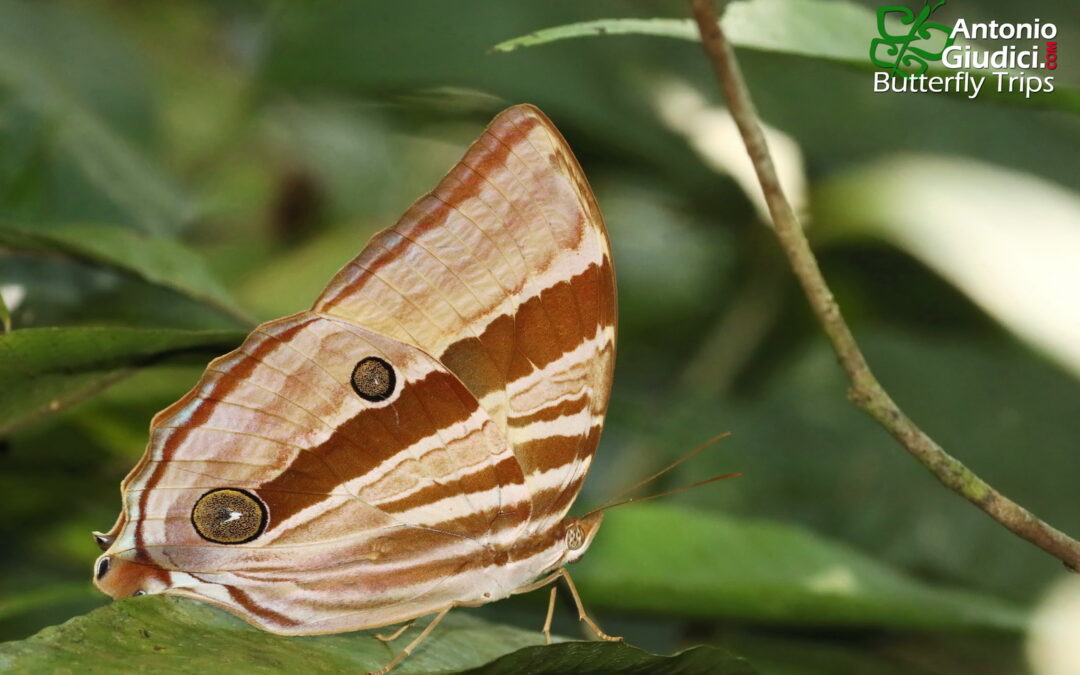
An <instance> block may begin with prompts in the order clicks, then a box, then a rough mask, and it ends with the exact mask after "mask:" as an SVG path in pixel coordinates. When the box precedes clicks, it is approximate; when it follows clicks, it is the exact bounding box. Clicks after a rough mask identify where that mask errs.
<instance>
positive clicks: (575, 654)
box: [466, 642, 758, 675]
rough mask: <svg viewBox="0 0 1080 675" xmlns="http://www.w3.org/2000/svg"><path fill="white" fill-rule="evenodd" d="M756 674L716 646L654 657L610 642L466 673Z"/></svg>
mask: <svg viewBox="0 0 1080 675" xmlns="http://www.w3.org/2000/svg"><path fill="white" fill-rule="evenodd" d="M757 672H758V671H757V670H755V669H754V667H753V666H751V665H750V664H749V663H748V662H747V661H746V660H745V659H741V658H739V657H737V656H733V655H731V654H730V653H728V652H726V651H724V650H723V649H718V648H716V647H695V648H693V649H688V650H686V651H684V652H682V653H679V654H676V655H674V656H657V655H656V654H650V653H649V652H646V651H642V650H640V649H637V648H636V647H631V646H629V645H626V644H620V643H612V642H567V643H564V644H557V645H550V646H546V647H526V648H524V649H519V650H518V651H516V652H514V653H513V654H507V655H506V656H503V657H500V658H498V659H496V660H494V661H492V662H491V663H489V664H487V665H485V666H481V667H479V668H474V669H472V670H468V671H466V673H468V675H502V674H503V673H506V674H507V675H561V674H562V673H597V674H599V673H611V675H654V674H655V675H699V674H700V675H754V674H755V673H757Z"/></svg>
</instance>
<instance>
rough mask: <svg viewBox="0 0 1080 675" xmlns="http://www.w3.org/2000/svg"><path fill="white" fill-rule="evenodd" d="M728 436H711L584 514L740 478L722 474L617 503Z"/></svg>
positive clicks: (727, 434) (728, 434)
mask: <svg viewBox="0 0 1080 675" xmlns="http://www.w3.org/2000/svg"><path fill="white" fill-rule="evenodd" d="M730 435H731V432H730V431H725V432H724V433H722V434H718V435H716V436H713V437H712V438H710V439H709V440H707V441H705V442H704V443H702V444H701V445H699V446H697V447H696V448H694V449H693V450H691V451H690V452H688V453H686V454H685V455H683V456H682V457H680V458H679V459H677V460H675V461H674V462H672V463H671V464H668V465H667V466H665V467H664V468H663V469H660V470H659V471H657V472H656V473H654V474H653V475H651V476H649V477H648V478H645V479H643V480H640V481H638V482H637V483H634V484H633V485H631V486H630V487H628V488H626V489H625V490H623V491H622V492H620V493H619V494H617V495H615V496H614V497H612V498H611V499H609V500H608V504H607V505H606V506H601V507H600V508H598V509H593V510H592V511H589V513H588V514H586V515H592V514H594V513H599V512H600V511H605V510H607V509H610V508H611V507H613V506H621V505H623V504H629V503H630V502H634V501H638V502H641V501H646V500H648V499H657V498H658V497H667V496H668V495H672V494H675V493H676V492H679V491H680V490H687V489H689V488H692V487H699V486H701V485H705V484H707V483H712V482H713V481H718V480H721V479H723V478H734V477H736V476H741V475H742V474H724V475H723V476H713V477H712V478H709V479H708V480H704V481H701V482H698V483H694V484H693V485H684V486H683V487H681V488H676V489H674V490H669V491H667V492H664V493H661V494H658V495H652V496H650V497H631V498H630V499H625V500H622V501H619V500H620V499H622V498H623V497H625V496H626V495H628V494H632V493H633V492H635V491H636V490H639V489H640V488H642V487H643V486H645V485H647V484H648V483H651V482H652V481H654V480H656V479H657V478H659V477H660V476H663V475H664V474H665V473H667V472H669V471H671V470H672V469H674V468H675V467H677V466H679V465H680V464H682V463H683V462H685V461H686V460H688V459H690V458H691V457H693V456H694V455H697V454H698V453H700V452H701V451H702V450H704V449H705V448H707V447H709V446H710V445H713V444H714V443H716V442H718V441H720V440H722V439H725V438H727V437H728V436H730Z"/></svg>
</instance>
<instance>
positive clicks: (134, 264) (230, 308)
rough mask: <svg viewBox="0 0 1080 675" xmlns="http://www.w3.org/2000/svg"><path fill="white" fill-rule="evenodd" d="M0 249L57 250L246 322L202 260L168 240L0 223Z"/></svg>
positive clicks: (108, 230) (101, 228)
mask: <svg viewBox="0 0 1080 675" xmlns="http://www.w3.org/2000/svg"><path fill="white" fill-rule="evenodd" d="M0 247H8V248H11V249H15V250H20V251H33V252H55V253H61V254H63V255H66V256H70V257H73V258H75V259H78V260H83V261H86V262H90V263H93V264H97V265H103V266H106V267H111V268H114V269H117V270H120V271H122V272H126V273H128V274H132V275H135V276H136V277H139V278H140V279H143V280H145V281H148V282H150V283H152V284H156V285H159V286H163V287H165V288H168V289H170V290H173V291H176V292H177V293H182V294H184V295H186V296H188V297H190V298H193V299H195V300H199V301H201V302H204V303H206V304H208V305H210V306H212V307H214V308H215V309H217V310H219V311H221V312H223V313H225V314H226V315H228V316H230V317H232V318H233V319H235V320H236V321H238V322H240V323H241V324H247V323H250V319H249V318H248V317H247V315H246V313H245V312H244V311H243V310H242V309H240V307H239V306H238V305H237V304H236V302H235V301H234V300H233V299H232V297H231V296H230V295H229V293H228V291H226V290H225V288H224V287H223V286H222V285H221V284H220V283H219V282H218V280H217V279H216V278H215V277H214V276H213V275H212V273H211V272H210V270H209V269H208V268H207V266H206V263H205V261H204V260H203V258H202V257H201V256H200V255H199V254H198V253H196V252H195V251H193V250H192V249H190V248H188V247H186V246H184V245H183V244H181V243H180V242H177V241H175V240H173V239H169V238H166V237H159V236H150V235H145V234H142V233H139V232H136V231H134V230H131V229H128V228H124V227H117V226H112V225H66V226H51V227H48V228H41V229H29V228H21V227H11V226H4V227H0Z"/></svg>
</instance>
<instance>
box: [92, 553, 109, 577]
mask: <svg viewBox="0 0 1080 675" xmlns="http://www.w3.org/2000/svg"><path fill="white" fill-rule="evenodd" d="M109 565H110V563H109V559H108V558H102V559H101V560H99V561H98V564H97V571H96V572H94V578H95V579H97V580H98V581H101V579H102V577H104V576H105V575H106V574H108V573H109Z"/></svg>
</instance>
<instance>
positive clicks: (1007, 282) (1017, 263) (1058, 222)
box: [817, 155, 1080, 375]
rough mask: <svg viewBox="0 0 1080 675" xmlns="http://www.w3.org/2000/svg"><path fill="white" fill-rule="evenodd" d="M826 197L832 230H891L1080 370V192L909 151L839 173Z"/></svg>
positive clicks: (890, 236)
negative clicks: (1079, 296)
mask: <svg viewBox="0 0 1080 675" xmlns="http://www.w3.org/2000/svg"><path fill="white" fill-rule="evenodd" d="M943 185H945V186H948V189H942V187H941V186H943ZM817 203H818V205H819V206H820V209H819V218H820V220H821V221H822V222H823V223H828V226H829V228H830V230H832V229H834V228H835V230H836V231H837V232H839V233H842V234H861V235H870V236H878V237H882V238H884V239H887V240H888V241H890V242H892V243H893V244H895V245H896V246H898V247H900V248H901V249H903V250H904V251H907V252H908V253H910V254H911V255H913V256H914V257H916V258H918V259H919V260H921V261H922V262H923V263H924V264H926V265H927V266H928V267H930V268H932V269H934V270H935V271H936V272H937V273H938V274H940V275H941V276H942V277H943V278H945V279H947V280H949V282H951V283H952V284H954V285H955V286H956V287H957V288H959V289H960V290H961V291H963V293H964V294H966V295H967V296H968V297H970V298H971V299H972V300H974V301H975V302H976V303H977V304H978V305H979V306H981V307H982V308H983V309H984V310H986V312H987V313H988V314H990V315H991V316H993V317H995V318H996V319H998V320H999V321H1001V323H1003V324H1004V325H1005V326H1006V327H1008V328H1009V330H1011V331H1013V332H1014V333H1016V334H1017V335H1019V336H1020V337H1022V338H1023V339H1025V340H1027V341H1028V342H1029V343H1030V344H1031V345H1033V346H1034V347H1036V348H1037V349H1039V350H1041V351H1043V352H1045V353H1047V354H1049V355H1050V356H1052V357H1053V358H1054V359H1055V360H1057V361H1058V362H1059V363H1061V364H1062V365H1063V366H1065V367H1066V368H1067V369H1069V370H1070V371H1071V372H1073V373H1074V374H1076V375H1080V302H1077V301H1076V295H1075V292H1076V289H1080V194H1077V193H1075V192H1071V191H1069V190H1066V189H1065V188H1063V187H1061V186H1058V185H1055V184H1053V183H1051V182H1050V181H1047V180H1043V179H1040V178H1036V177H1034V176H1030V175H1027V174H1023V173H1019V172H1015V171H1010V170H1008V169H1003V168H1000V167H995V166H990V165H987V164H983V163H980V162H974V161H971V160H964V159H955V158H949V157H937V156H923V155H904V156H894V157H887V158H884V159H881V160H879V161H877V162H875V163H873V164H871V165H869V166H862V167H859V168H856V169H852V170H851V171H849V172H847V173H845V174H844V175H842V176H837V177H835V178H833V179H831V180H830V181H828V182H827V183H826V184H824V185H823V186H822V187H821V188H820V190H819V191H818V194H817Z"/></svg>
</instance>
